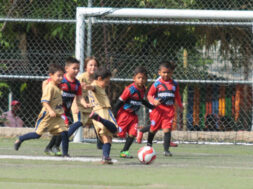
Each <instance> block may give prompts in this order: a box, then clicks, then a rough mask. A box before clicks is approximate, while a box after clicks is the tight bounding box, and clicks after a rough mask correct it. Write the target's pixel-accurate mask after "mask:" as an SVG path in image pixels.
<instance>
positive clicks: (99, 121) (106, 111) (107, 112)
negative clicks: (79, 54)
mask: <svg viewBox="0 0 253 189" xmlns="http://www.w3.org/2000/svg"><path fill="white" fill-rule="evenodd" d="M111 76H112V74H111V72H110V71H109V70H107V69H105V68H104V67H100V68H98V69H97V71H95V75H94V79H95V80H94V81H93V82H92V87H93V88H92V90H90V91H89V92H88V93H89V100H90V102H91V104H92V105H93V112H92V113H91V114H90V118H91V119H94V120H93V124H94V127H95V130H96V133H97V135H98V137H99V138H100V139H101V141H102V142H103V147H102V150H103V157H102V164H112V163H113V162H112V160H111V158H110V151H111V143H112V137H113V135H114V134H116V133H117V130H118V129H117V127H118V126H117V123H116V120H115V118H114V116H113V114H112V111H111V105H110V100H109V98H108V96H107V94H106V92H105V88H106V87H107V86H108V85H109V84H110V78H111Z"/></svg>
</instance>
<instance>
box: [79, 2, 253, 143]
mask: <svg viewBox="0 0 253 189" xmlns="http://www.w3.org/2000/svg"><path fill="white" fill-rule="evenodd" d="M91 55H92V56H96V57H97V58H98V60H99V62H100V64H102V65H106V66H107V67H108V68H109V69H110V70H111V71H112V72H113V79H112V83H111V86H110V87H109V90H108V95H109V97H110V99H111V103H112V104H113V103H114V102H115V100H116V99H117V98H118V96H119V95H120V94H121V92H122V91H123V89H124V87H125V86H126V85H128V84H129V83H130V82H131V81H132V76H133V70H134V68H135V67H136V66H139V65H142V66H145V67H146V69H147V70H148V73H149V75H148V77H149V82H148V84H147V87H149V86H150V85H151V84H152V82H153V81H154V80H155V79H156V78H158V73H157V71H158V67H159V64H160V62H161V61H164V60H167V61H168V60H172V61H174V62H175V63H176V66H177V67H176V69H175V71H174V73H173V78H174V79H175V80H176V81H177V82H178V84H179V88H180V94H181V97H182V101H183V104H184V111H183V112H182V113H181V112H180V111H178V109H177V107H176V114H175V118H174V122H173V130H174V131H173V138H174V139H175V140H179V141H195V142H200V141H201V142H202V141H204V142H207V141H215V142H233V143H234V142H237V143H238V142H246V143H250V142H253V134H252V129H253V125H252V112H253V110H252V107H253V106H252V83H253V80H252V77H253V71H252V65H253V64H252V63H253V56H252V55H253V11H216V10H182V9H181V10H177V9H135V8H84V7H79V8H77V13H76V57H77V58H78V59H80V61H81V69H82V71H84V59H85V57H87V56H91ZM139 125H149V115H148V110H146V109H145V108H142V109H141V111H140V112H139ZM76 137H77V136H76ZM77 140H80V138H79V139H77Z"/></svg>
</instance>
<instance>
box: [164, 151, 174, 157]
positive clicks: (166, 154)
mask: <svg viewBox="0 0 253 189" xmlns="http://www.w3.org/2000/svg"><path fill="white" fill-rule="evenodd" d="M164 156H172V153H171V152H170V151H165V152H164Z"/></svg>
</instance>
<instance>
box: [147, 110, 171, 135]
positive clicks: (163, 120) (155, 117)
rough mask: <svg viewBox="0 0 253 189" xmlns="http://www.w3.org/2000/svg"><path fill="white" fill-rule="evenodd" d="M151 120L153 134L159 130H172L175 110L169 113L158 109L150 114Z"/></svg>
mask: <svg viewBox="0 0 253 189" xmlns="http://www.w3.org/2000/svg"><path fill="white" fill-rule="evenodd" d="M149 118H150V122H151V123H150V124H151V126H150V130H151V131H153V132H156V131H158V130H159V129H172V123H173V118H174V109H173V110H171V111H170V112H167V111H164V110H161V109H160V108H158V107H156V108H155V109H153V110H152V111H151V112H150V113H149Z"/></svg>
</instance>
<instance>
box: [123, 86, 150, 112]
mask: <svg viewBox="0 0 253 189" xmlns="http://www.w3.org/2000/svg"><path fill="white" fill-rule="evenodd" d="M144 95H145V88H144V89H139V88H137V87H136V85H135V84H134V83H132V84H130V85H128V86H127V87H126V88H125V90H124V91H123V93H122V94H121V96H120V97H119V99H120V100H121V101H123V102H124V105H123V106H122V108H121V109H123V110H125V111H127V112H131V113H136V112H137V111H138V110H139V109H140V106H141V104H142V100H143V98H144Z"/></svg>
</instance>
